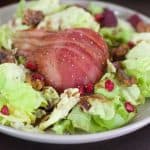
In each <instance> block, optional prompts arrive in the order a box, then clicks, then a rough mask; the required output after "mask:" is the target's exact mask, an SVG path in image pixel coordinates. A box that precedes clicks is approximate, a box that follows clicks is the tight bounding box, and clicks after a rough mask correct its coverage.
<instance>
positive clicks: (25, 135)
mask: <svg viewBox="0 0 150 150" xmlns="http://www.w3.org/2000/svg"><path fill="white" fill-rule="evenodd" d="M62 1H63V2H67V0H62ZM71 2H74V3H89V2H90V1H86V0H80V1H78V0H72V1H71ZM91 2H94V3H98V4H102V5H108V7H110V6H112V7H115V8H117V10H118V9H123V10H126V11H127V13H129V14H131V13H138V14H139V15H140V16H141V17H142V18H143V19H144V20H145V21H146V22H150V18H149V17H148V16H146V15H144V14H143V13H140V12H138V11H135V10H133V9H130V8H127V7H124V6H121V5H118V4H113V3H111V2H104V1H91ZM16 5H17V3H16V4H12V5H9V6H4V7H1V8H0V13H2V12H3V11H4V10H7V9H11V8H13V7H15V6H16ZM148 124H150V117H147V118H144V119H142V120H139V121H137V122H135V123H130V124H128V125H125V126H123V127H120V128H117V129H113V130H109V131H105V132H99V133H91V134H80V135H54V134H47V133H34V134H33V133H32V132H26V131H21V130H18V129H14V128H11V127H7V126H3V125H0V132H1V133H4V134H7V135H10V136H13V137H17V138H20V139H23V140H28V141H34V142H39V143H51V144H52V143H53V144H81V143H91V142H98V141H104V140H109V139H113V138H116V137H120V136H123V135H126V134H129V133H132V132H134V131H136V130H138V129H141V128H142V127H144V126H146V125H148Z"/></svg>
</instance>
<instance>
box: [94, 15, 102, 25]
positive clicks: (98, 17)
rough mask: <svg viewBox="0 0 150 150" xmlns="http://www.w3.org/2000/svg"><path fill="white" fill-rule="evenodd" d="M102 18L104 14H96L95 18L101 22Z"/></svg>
mask: <svg viewBox="0 0 150 150" xmlns="http://www.w3.org/2000/svg"><path fill="white" fill-rule="evenodd" d="M102 18H103V15H102V14H96V15H95V20H96V21H97V22H99V23H100V21H101V19H102Z"/></svg>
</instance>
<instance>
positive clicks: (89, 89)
mask: <svg viewBox="0 0 150 150" xmlns="http://www.w3.org/2000/svg"><path fill="white" fill-rule="evenodd" d="M85 91H86V93H87V94H91V93H93V91H94V85H93V83H88V84H87V85H85Z"/></svg>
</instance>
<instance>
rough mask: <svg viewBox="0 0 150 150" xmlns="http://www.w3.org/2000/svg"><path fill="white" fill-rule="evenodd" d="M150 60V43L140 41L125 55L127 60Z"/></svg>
mask: <svg viewBox="0 0 150 150" xmlns="http://www.w3.org/2000/svg"><path fill="white" fill-rule="evenodd" d="M145 57H149V58H150V42H147V41H142V42H140V43H138V44H137V45H136V46H135V47H133V48H132V49H131V50H130V51H129V52H128V54H127V55H126V58H127V59H137V58H145Z"/></svg>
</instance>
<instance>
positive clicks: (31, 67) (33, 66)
mask: <svg viewBox="0 0 150 150" xmlns="http://www.w3.org/2000/svg"><path fill="white" fill-rule="evenodd" d="M25 67H26V68H27V69H29V70H31V71H36V70H37V65H36V64H35V63H33V62H32V61H27V62H26V64H25Z"/></svg>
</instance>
